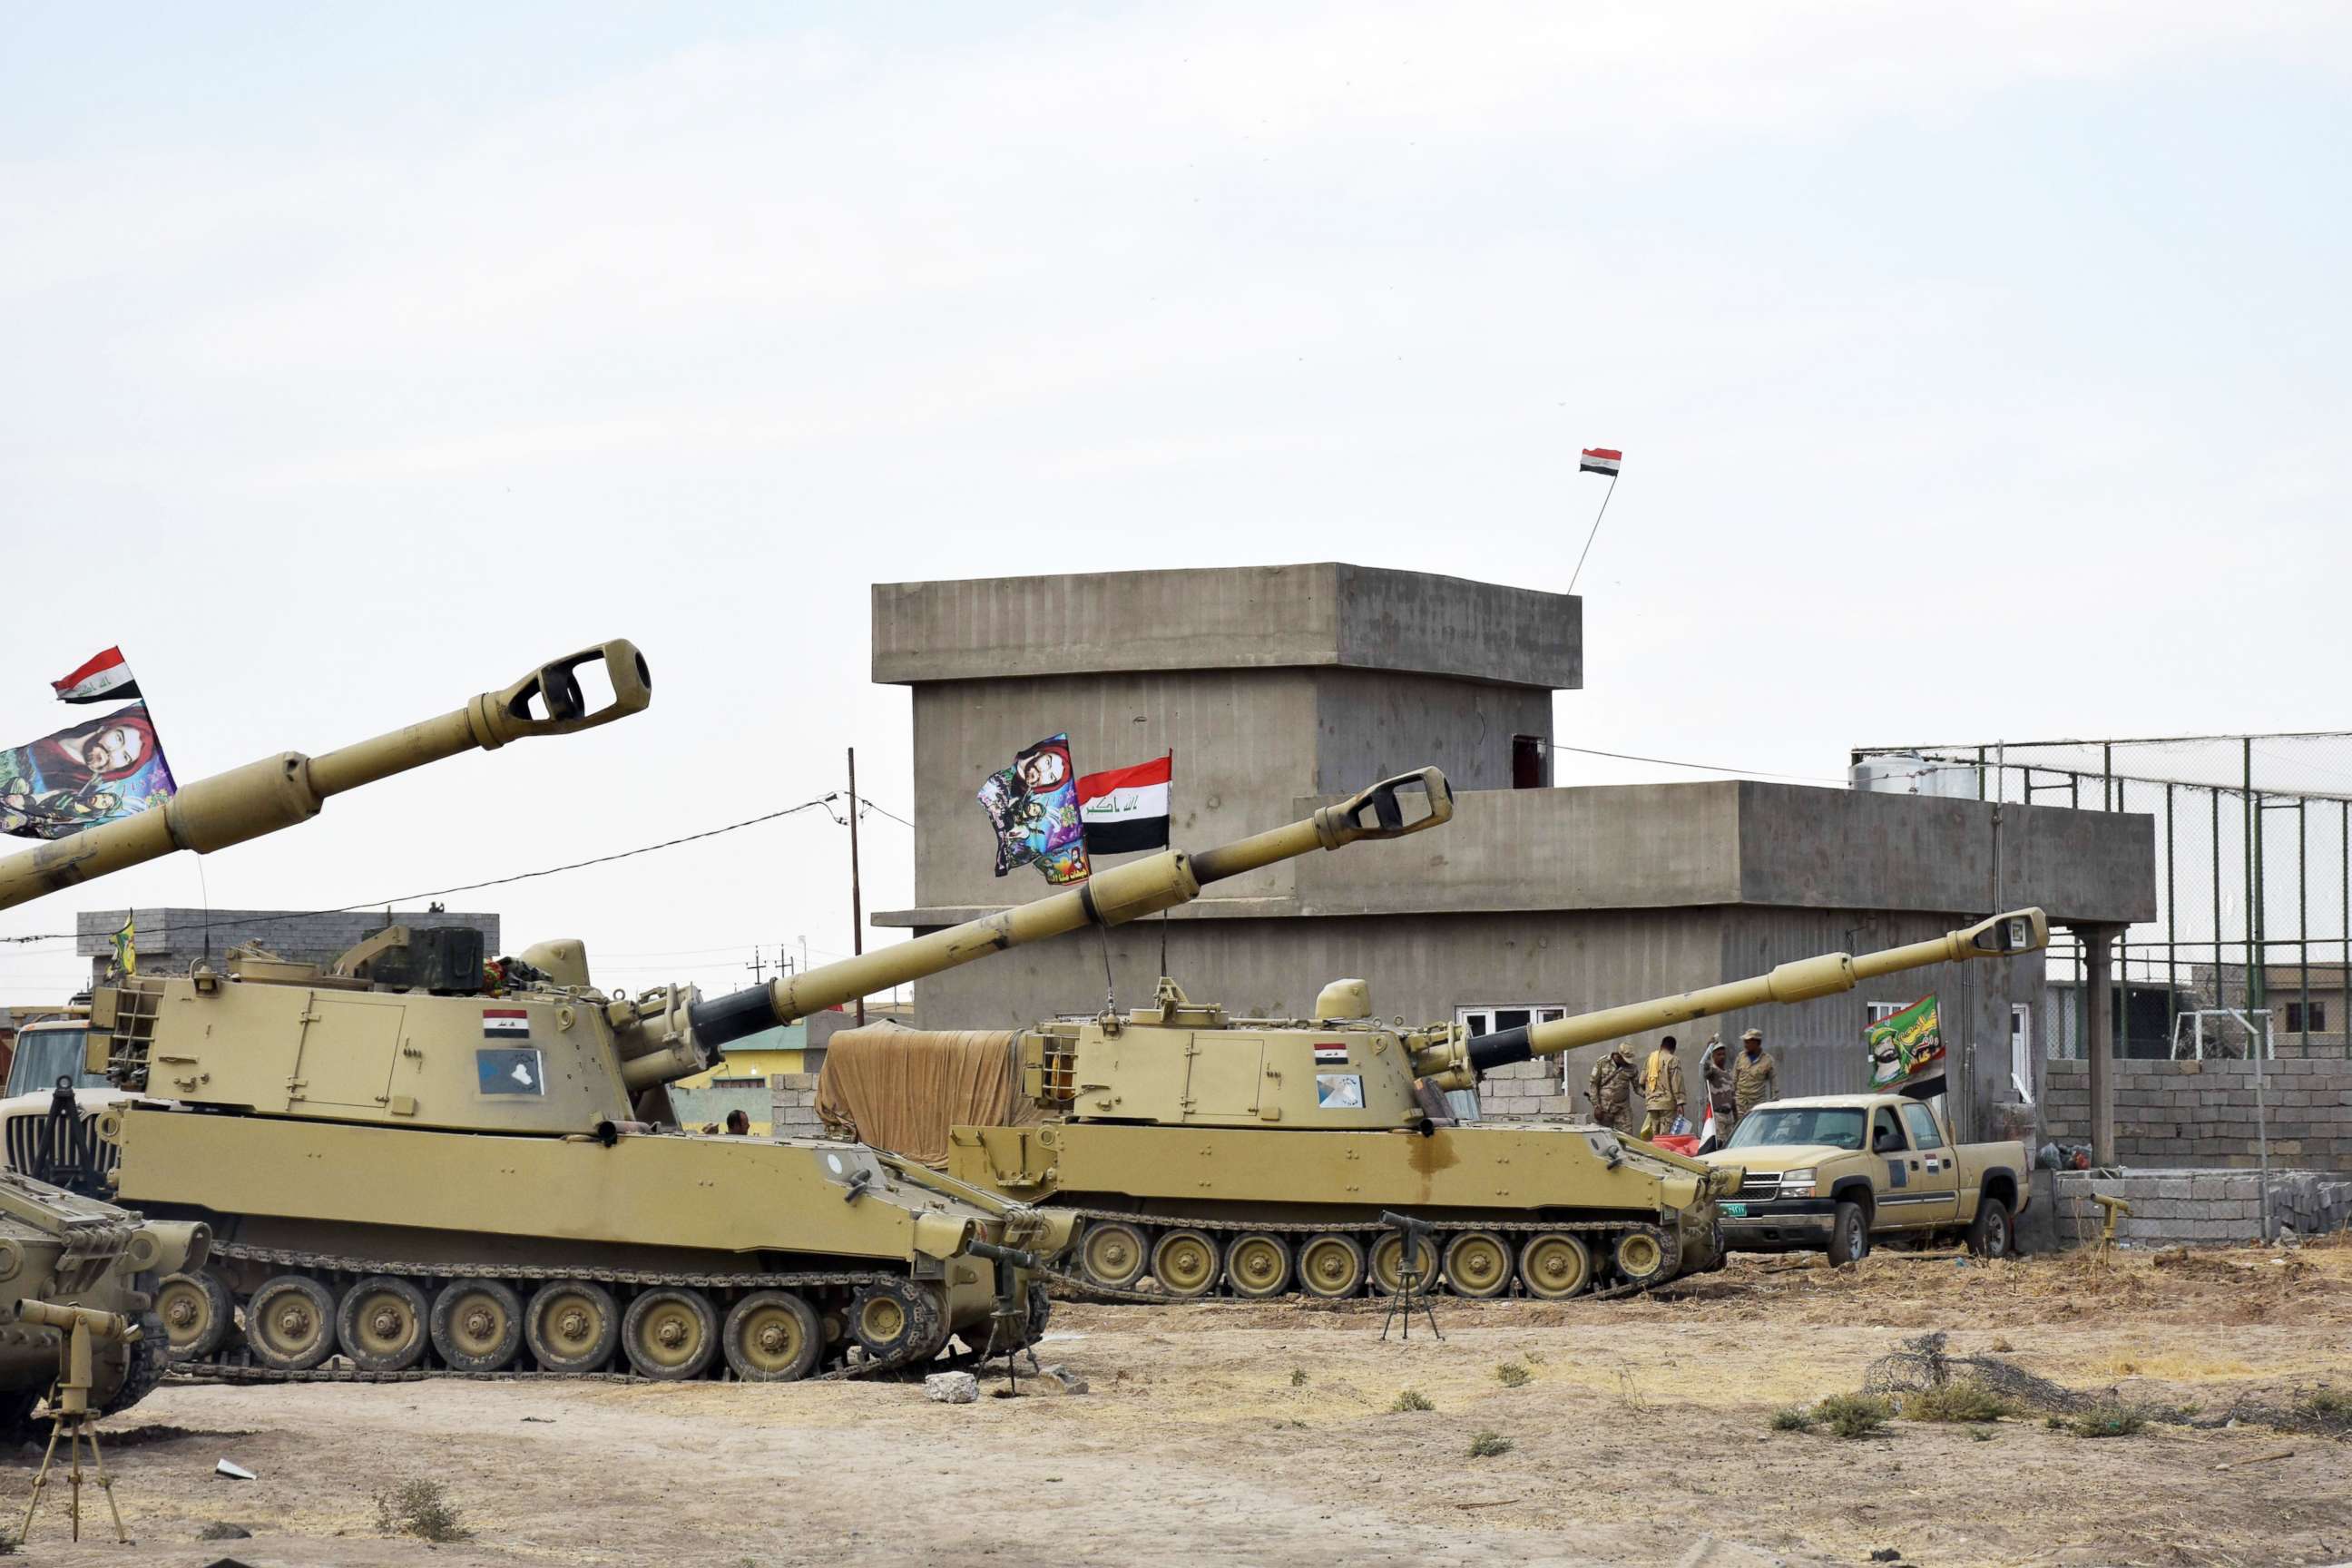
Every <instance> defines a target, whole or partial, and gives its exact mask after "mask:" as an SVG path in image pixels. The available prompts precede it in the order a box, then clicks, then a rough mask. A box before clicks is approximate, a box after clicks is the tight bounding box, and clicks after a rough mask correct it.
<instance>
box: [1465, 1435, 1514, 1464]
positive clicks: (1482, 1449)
mask: <svg viewBox="0 0 2352 1568" xmlns="http://www.w3.org/2000/svg"><path fill="white" fill-rule="evenodd" d="M1515 1447H1518V1445H1517V1444H1516V1443H1514V1442H1512V1441H1511V1440H1510V1439H1509V1438H1508V1437H1506V1436H1503V1435H1502V1434H1501V1433H1499V1432H1481V1433H1479V1434H1478V1435H1477V1436H1475V1437H1473V1438H1471V1439H1470V1457H1471V1458H1474V1459H1491V1458H1496V1456H1497V1455H1502V1454H1507V1453H1509V1452H1510V1451H1511V1450H1512V1449H1513V1448H1515Z"/></svg>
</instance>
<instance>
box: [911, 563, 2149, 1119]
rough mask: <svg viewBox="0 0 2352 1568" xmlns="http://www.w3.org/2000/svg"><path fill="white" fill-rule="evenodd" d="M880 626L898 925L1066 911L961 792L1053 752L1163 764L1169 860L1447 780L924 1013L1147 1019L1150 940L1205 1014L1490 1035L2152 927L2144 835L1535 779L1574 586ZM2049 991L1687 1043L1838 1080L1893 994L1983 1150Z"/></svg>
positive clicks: (2064, 818)
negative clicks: (907, 793)
mask: <svg viewBox="0 0 2352 1568" xmlns="http://www.w3.org/2000/svg"><path fill="white" fill-rule="evenodd" d="M873 624H874V678H875V679H877V681H883V682H892V683H898V684H902V685H905V686H908V687H909V688H910V689H912V692H913V699H914V701H913V712H914V748H913V749H914V758H915V764H914V765H915V778H914V781H913V785H914V787H913V791H912V798H913V800H914V802H915V808H914V818H915V896H916V900H917V904H916V907H914V908H911V909H906V910H889V911H884V912H881V913H878V914H877V915H876V916H875V919H876V921H877V923H879V924H884V925H896V926H903V927H908V928H912V929H914V930H917V931H929V930H935V929H938V928H940V927H942V926H946V925H950V924H954V923H956V922H958V921H964V920H968V919H971V918H972V917H974V916H976V915H979V914H982V913H984V912H986V911H988V910H993V909H998V908H1002V907H1003V906H1004V905H1005V904H1007V903H1010V902H1013V901H1020V900H1030V899H1034V898H1037V897H1041V896H1044V895H1045V893H1047V892H1048V891H1050V890H1051V889H1047V888H1046V887H1045V885H1044V883H1043V882H1042V880H1041V879H1039V878H1038V877H1037V876H1036V875H1035V874H1034V872H1031V871H1029V870H1028V869H1026V868H1022V869H1020V870H1018V871H1016V872H1015V873H1014V875H1013V877H1011V878H1008V879H1003V880H999V879H996V878H995V876H994V875H993V866H994V861H993V852H992V838H991V835H990V832H989V829H988V825H987V822H986V819H985V816H984V815H983V813H982V809H981V807H980V805H978V803H977V802H976V800H975V798H974V792H975V791H976V790H977V789H978V788H979V786H980V784H981V782H982V779H983V778H985V777H986V776H987V775H988V774H989V773H992V772H993V771H995V770H996V769H998V768H1002V767H1003V766H1004V765H1005V764H1006V763H1008V762H1009V761H1010V760H1011V759H1012V757H1013V754H1014V753H1015V752H1018V751H1019V750H1021V749H1022V748H1023V747H1024V746H1025V745H1027V744H1029V743H1030V742H1034V741H1036V740H1038V739H1040V738H1041V737H1044V736H1046V735H1050V734H1053V733H1055V732H1056V731H1065V730H1066V731H1068V732H1069V735H1070V744H1071V749H1072V752H1073V755H1074V756H1075V758H1076V763H1077V765H1078V767H1079V769H1080V771H1081V772H1087V771H1093V770H1097V769H1102V768H1109V767H1116V766H1121V765H1125V764H1129V763H1137V762H1140V761H1143V760H1146V759H1148V758H1151V757H1156V756H1159V755H1160V754H1161V753H1162V752H1172V753H1173V755H1174V758H1175V770H1174V771H1175V784H1174V805H1173V831H1174V837H1175V841H1176V843H1177V844H1179V845H1180V846H1206V845H1212V844H1218V843H1223V842H1228V841H1231V840H1233V839H1235V838H1239V837H1244V836H1245V835H1247V834H1250V833H1255V832H1257V831H1260V830H1262V829H1265V828H1268V827H1272V826H1278V825H1280V824H1282V823H1284V822H1287V821H1290V820H1293V819H1295V818H1297V817H1298V816H1302V815H1304V814H1306V813H1307V812H1308V811H1310V810H1312V809H1313V808H1314V807H1315V806H1316V805H1321V804H1326V803H1328V801H1329V800H1331V799H1332V798H1334V797H1337V796H1339V795H1345V794H1347V793H1349V792H1351V791H1353V790H1354V789H1356V788H1359V787H1360V786H1361V785H1363V784H1368V783H1370V782H1372V781H1373V780H1376V779H1379V778H1381V777H1383V776H1386V775H1388V774H1391V773H1402V772H1404V771H1406V770H1408V769H1411V768H1417V767H1422V766H1425V765H1430V764H1434V765H1436V766H1438V767H1441V768H1444V770H1445V772H1446V773H1447V775H1448V776H1449V778H1450V779H1451V780H1452V781H1453V784H1454V789H1455V792H1456V799H1457V805H1456V813H1455V818H1454V822H1453V823H1452V824H1451V825H1450V826H1446V827H1444V828H1442V829H1439V830H1437V831H1435V832H1433V833H1428V834H1424V835H1422V836H1420V837H1414V838H1411V839H1407V840H1405V841H1403V842H1402V843H1401V844H1391V845H1372V846H1363V847H1353V848H1350V849H1348V850H1346V851H1344V852H1342V853H1339V854H1336V855H1317V856H1313V857H1310V858H1307V859H1305V860H1300V861H1296V862H1291V863H1288V864H1286V865H1282V866H1276V867H1273V868H1267V869H1266V870H1264V871H1261V872H1257V873H1254V874H1253V875H1251V876H1250V877H1247V878H1244V879H1236V880H1235V881H1233V882H1228V883H1223V884H1219V885H1218V886H1217V887H1216V888H1214V889H1213V890H1212V892H1211V894H1210V896H1208V897H1206V898H1203V899H1202V900H1199V901H1198V902H1196V903H1194V904H1192V905H1190V906H1187V907H1186V908H1184V909H1182V910H1176V911H1174V912H1173V914H1172V915H1171V916H1169V917H1166V918H1164V919H1160V920H1154V921H1147V922H1142V923H1140V924H1138V925H1132V926H1128V927H1123V928H1120V929H1119V930H1118V931H1112V932H1109V933H1107V934H1105V935H1103V936H1100V937H1096V936H1079V937H1075V938H1072V939H1069V940H1067V941H1064V942H1054V943H1047V944H1044V945H1041V946H1036V947H1031V948H1026V949H1022V950H1019V951H1015V952H1009V953H1006V954H1004V955H1003V956H1001V957H997V958H992V959H990V960H989V961H987V962H985V963H973V964H970V965H967V966H965V967H963V968H961V969H957V970H954V971H951V972H950V973H947V974H943V975H940V976H937V977H935V978H933V979H930V980H926V981H921V982H919V983H918V984H917V985H916V987H915V1008H916V1013H917V1016H918V1019H919V1022H920V1023H921V1024H922V1025H923V1026H925V1027H979V1028H1001V1027H1007V1026H1017V1025H1020V1024H1022V1023H1025V1022H1027V1021H1030V1020H1033V1019H1035V1018H1039V1017H1047V1016H1054V1015H1055V1014H1058V1013H1072V1012H1076V1013H1089V1012H1092V1011H1094V1010H1095V1009H1097V1008H1098V1007H1099V1006H1100V1005H1102V1001H1103V998H1104V992H1105V990H1106V987H1107V985H1108V989H1110V990H1112V991H1113V992H1115V993H1116V994H1117V997H1118V1002H1119V1005H1122V1006H1132V1005H1139V1004H1140V1003H1143V1002H1145V1001H1148V1000H1149V998H1150V993H1151V989H1152V985H1153V983H1154V981H1155V979H1156V977H1157V976H1158V975H1159V974H1160V973H1161V968H1162V953H1163V950H1164V952H1165V957H1166V967H1167V970H1168V972H1169V973H1173V974H1174V975H1175V976H1176V977H1177V978H1178V980H1179V981H1180V982H1181V984H1183V985H1184V986H1185V988H1186V989H1187V991H1188V992H1190V993H1191V994H1192V995H1193V996H1194V997H1195V998H1197V999H1203V1000H1217V1001H1222V1002H1223V1003H1225V1004H1226V1005H1229V1006H1231V1007H1233V1008H1234V1009H1236V1010H1241V1011H1245V1012H1249V1013H1255V1014H1274V1015H1286V1016H1287V1015H1297V1014H1298V1013H1301V1012H1304V1011H1305V1010H1306V1009H1307V1007H1309V1006H1310V1005H1312V1003H1313V1001H1314V998H1315V994H1316V993H1317V991H1318V989H1319V988H1320V987H1321V986H1322V984H1324V983H1325V982H1326V981H1328V980H1330V979H1333V978H1335V977H1338V976H1341V975H1360V976H1363V977H1365V978H1368V979H1369V980H1370V982H1371V984H1372V993H1373V1005H1374V1008H1375V1010H1376V1011H1377V1012H1379V1013H1380V1014H1381V1016H1403V1017H1405V1018H1407V1019H1409V1020H1412V1021H1414V1022H1425V1021H1435V1020H1444V1019H1454V1018H1464V1019H1469V1020H1472V1021H1474V1022H1475V1023H1477V1024H1479V1025H1480V1026H1496V1027H1500V1026H1507V1025H1508V1024H1510V1023H1512V1022H1515V1021H1517V1018H1518V1016H1519V1015H1521V1014H1531V1015H1535V1016H1542V1015H1543V1014H1544V1013H1545V1012H1548V1011H1554V1010H1570V1011H1583V1010H1587V1009H1591V1008H1597V1007H1604V1006H1610V1005H1617V1004H1621V1003H1625V1002H1632V1001H1636V1000H1639V999H1641V998H1643V997H1645V996H1651V995H1657V994H1668V993H1672V992H1676V991H1681V990H1686V989H1690V988H1693V987H1696V986H1701V985H1706V984H1715V983H1717V982H1718V981H1722V980H1727V979H1735V978H1738V977H1739V976H1742V975H1746V974H1751V973H1759V972H1761V971H1763V970H1766V969H1769V968H1770V967H1771V966H1772V965H1773V964H1775V963H1781V962H1783V961H1785V960H1788V959H1791V958H1798V957H1803V956H1806V955H1809V954H1811V953H1816V952H1831V951H1835V950H1837V949H1841V948H1846V949H1859V948H1875V947H1883V946H1889V945H1893V944H1895V943H1898V942H1909V941H1914V940H1916V939H1918V938H1920V937H1923V936H1928V935H1933V934H1936V933H1937V932H1940V931H1945V930H1947V929H1949V928H1950V927H1952V926H1954V925H1957V924H1960V923H1963V922H1964V921H1969V920H1973V919H1976V918H1978V917H1979V916H1981V915H1983V914H1985V913H1987V912H1990V910H1993V909H1995V908H1998V907H2004V906H2016V905H2021V904H2027V903H2037V902H2038V903H2041V904H2042V905H2043V906H2044V907H2045V908H2047V909H2048V910H2050V912H2051V915H2052V918H2053V921H2070V922H2082V923H2085V924H2091V925H2096V926H2101V927H2104V926H2107V925H2112V924H2116V923H2126V922H2129V921H2135V920H2144V919H2146V918H2147V915H2148V913H2149V912H2150V911H2151V910H2152V909H2153V904H2154V889H2153V867H2154V854H2153V846H2152V838H2151V831H2150V825H2149V823H2148V821H2147V818H2146V817H2144V816H2131V815H2126V814H2119V813H2109V814H2096V813H2080V812H2073V811H2068V810H2064V809H2061V808H2055V807H2040V806H2021V805H2009V806H2007V807H2005V808H2003V809H2000V810H1998V811H1997V810H1996V809H1995V807H1994V806H1993V805H1990V804H1987V803H1984V802H1980V801H1975V800H1965V799H1944V798H1936V797H1933V796H1927V795H1880V794H1871V793H1865V792H1861V791H1846V790H1836V789H1813V788H1806V787H1801V786H1792V785H1784V784H1758V783H1750V782H1745V781H1725V782H1720V783H1705V784H1653V785H1633V786H1612V787H1605V788H1587V789H1553V788H1549V787H1547V786H1549V783H1550V773H1549V756H1550V737H1551V734H1552V694H1553V692H1554V691H1555V690H1559V689H1575V688H1576V687H1578V686H1579V685H1580V684H1581V679H1582V638H1581V615H1580V601H1579V600H1577V599H1575V598H1573V597H1569V596H1565V595H1554V594H1546V593H1538V592H1536V591H1533V590H1528V589H1521V588H1511V587H1505V586H1500V585H1496V584H1481V583H1470V582H1465V581H1462V580H1460V579H1457V578H1451V577H1440V576H1433V575H1428V574H1419V573H1407V572H1391V571H1382V570H1377V569H1372V568H1366V567H1358V566H1349V565H1345V564H1336V563H1321V564H1312V565H1298V566H1280V567H1265V568H1240V569H1230V570H1206V571H1183V572H1139V573H1117V574H1088V575H1074V576H1059V577H1024V578H996V579H984V580H977V581H970V582H949V583H901V584H877V586H876V588H875V589H874V595H873ZM1931 991H1932V992H1935V993H1937V994H1938V995H1939V996H1940V997H1941V998H1942V1000H1943V1004H1944V1010H1945V1016H1946V1032H1947V1037H1948V1040H1949V1041H1950V1042H1951V1050H1952V1054H1953V1057H1954V1058H1955V1066H1956V1067H1957V1068H1958V1069H1959V1072H1958V1080H1959V1081H1958V1085H1957V1093H1956V1097H1955V1098H1956V1101H1957V1107H1956V1108H1957V1109H1958V1110H1959V1112H1960V1113H1961V1115H1962V1116H1963V1118H1964V1119H1965V1120H1966V1121H1968V1122H1969V1124H1970V1125H1973V1126H1976V1127H1978V1128H1979V1129H1983V1128H1989V1127H1990V1126H1991V1125H1992V1124H1993V1123H1994V1122H1995V1121H1996V1120H1997V1117H1996V1113H1995V1110H1994V1108H1995V1107H1996V1106H1997V1105H1998V1104H2000V1102H2002V1101H2005V1100H2006V1101H2015V1100H2020V1099H2021V1098H2024V1097H2028V1096H2031V1095H2032V1093H2034V1092H2035V1090H2036V1087H2037V1085H2036V1078H2037V1074H2036V1071H2035V1061H2036V1053H2035V1050H2034V1047H2033V1045H2032V1038H2031V1009H2032V1005H2033V1004H2035V1003H2036V1002H2037V1001H2038V1000H2039V999H2040V997H2041V994H2042V961H2041V960H2040V959H2039V958H2038V957H2037V958H2032V959H2027V960H2021V961H2015V962H2011V963H2006V964H1991V963H1985V964H1972V965H1968V966H1964V967H1962V968H1958V969H1953V970H1949V971H1947V970H1942V969H1937V970H1929V971H1923V972H1919V973H1913V974H1909V975H1906V976H1902V977H1899V979H1898V980H1896V981H1895V982H1893V983H1891V984H1885V985H1880V986H1875V987H1870V988H1865V989H1864V990H1863V991H1861V992H1857V993H1854V994H1848V995H1844V996H1839V997H1832V998H1825V999H1823V1000H1821V1001H1818V1002H1814V1003H1810V1004H1806V1005H1802V1006H1800V1007H1794V1008H1776V1009H1769V1010H1766V1011H1761V1012H1759V1013H1756V1014H1753V1015H1748V1016H1740V1015H1734V1016H1727V1017H1725V1018H1722V1019H1719V1020H1717V1021H1715V1023H1713V1024H1712V1025H1702V1026H1699V1027H1697V1028H1696V1029H1694V1030H1689V1031H1685V1032H1684V1034H1685V1044H1686V1045H1687V1046H1692V1047H1695V1046H1696V1044H1697V1043H1698V1042H1701V1041H1704V1040H1705V1039H1706V1037H1707V1036H1708V1035H1709V1034H1710V1033H1713V1032H1716V1031H1718V1030H1719V1031H1720V1032H1721V1033H1722V1035H1723V1036H1724V1037H1726V1038H1727V1039H1729V1038H1736V1037H1737V1036H1738V1031H1739V1030H1740V1029H1742V1028H1743V1027H1746V1026H1748V1025H1749V1024H1754V1025H1756V1026H1760V1027H1761V1028H1763V1029H1764V1030H1765V1031H1766V1034H1767V1036H1768V1038H1769V1040H1770V1041H1771V1043H1772V1046H1773V1048H1774V1049H1775V1051H1776V1052H1777V1053H1779V1055H1780V1058H1781V1061H1782V1063H1783V1076H1782V1089H1783V1091H1784V1092H1787V1093H1803V1092H1812V1091H1826V1090H1832V1089H1851V1088H1853V1087H1854V1086H1855V1083H1856V1080H1857V1077H1858V1075H1859V1073H1860V1071H1861V1066H1860V1064H1861V1061H1862V1052H1861V1047H1860V1036H1861V1030H1862V1028H1863V1026H1864V1023H1865V1022H1866V1020H1867V1019H1868V1018H1869V1017H1870V1016H1871V1015H1872V1012H1873V1009H1874V1007H1877V1008H1879V1009H1882V1010H1883V1009H1887V1008H1891V1007H1893V1006H1897V1005H1905V1004H1908V1003H1910V1002H1912V1001H1914V1000H1916V998H1918V997H1919V996H1921V995H1923V994H1927V993H1928V992H1931ZM2020 1029H2022V1030H2024V1031H2025V1035H2024V1037H2023V1038H2022V1039H2020V1038H2019V1037H2018V1034H2017V1031H2019V1030H2020ZM1653 1043H1654V1037H1643V1038H1641V1039H1640V1040H1639V1041H1637V1045H1638V1047H1640V1048H1642V1049H1643V1050H1646V1049H1647V1048H1648V1047H1650V1046H1651V1045H1652V1044H1653ZM1696 1054H1697V1053H1696V1049H1691V1050H1689V1051H1688V1052H1687V1054H1686V1058H1685V1059H1686V1060H1688V1061H1689V1062H1691V1064H1692V1068H1691V1071H1690V1073H1689V1077H1690V1079H1691V1085H1692V1088H1693V1089H1694V1091H1696V1085H1697V1074H1696ZM1590 1055H1591V1053H1590V1052H1586V1053H1579V1055H1578V1056H1577V1057H1575V1058H1571V1059H1570V1060H1569V1061H1568V1062H1566V1063H1565V1064H1562V1063H1559V1062H1550V1063H1528V1064H1526V1065H1525V1066H1524V1067H1522V1068H1517V1069H1515V1075H1514V1076H1511V1077H1503V1078H1498V1079H1494V1080H1490V1082H1489V1083H1488V1085H1487V1092H1486V1105H1487V1108H1488V1110H1489V1113H1490V1114H1497V1115H1505V1114H1520V1115H1528V1114H1564V1113H1570V1112H1571V1111H1572V1110H1575V1109H1577V1107H1576V1106H1575V1105H1574V1103H1573V1101H1572V1100H1571V1098H1570V1090H1571V1089H1578V1088H1580V1086H1581V1083H1582V1080H1583V1076H1584V1069H1585V1066H1586V1064H1587V1063H1588V1062H1589V1060H1590Z"/></svg>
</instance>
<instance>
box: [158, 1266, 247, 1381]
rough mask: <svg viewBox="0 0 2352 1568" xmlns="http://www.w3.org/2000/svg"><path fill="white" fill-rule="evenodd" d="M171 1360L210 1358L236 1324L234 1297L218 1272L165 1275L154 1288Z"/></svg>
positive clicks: (207, 1359) (202, 1359) (200, 1271)
mask: <svg viewBox="0 0 2352 1568" xmlns="http://www.w3.org/2000/svg"><path fill="white" fill-rule="evenodd" d="M155 1311H156V1314H157V1315H158V1316H159V1317H161V1318H162V1319H163V1333H164V1335H165V1337H166V1338H168V1339H169V1340H170V1342H171V1345H172V1359H173V1361H210V1360H211V1359H212V1357H213V1353H214V1352H215V1351H217V1350H219V1349H220V1348H221V1346H222V1345H223V1344H224V1343H225V1342H226V1341H227V1339H228V1335H229V1331H230V1330H231V1329H233V1328H235V1327H236V1298H234V1297H233V1296H231V1295H230V1294H229V1292H228V1287H227V1285H226V1284H224V1283H223V1282H222V1280H221V1278H220V1276H219V1275H217V1274H208V1273H206V1272H205V1271H204V1270H203V1269H198V1270H197V1271H196V1272H194V1274H166V1275H165V1276H163V1284H162V1285H161V1286H160V1287H158V1288H157V1289H156V1291H155Z"/></svg>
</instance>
